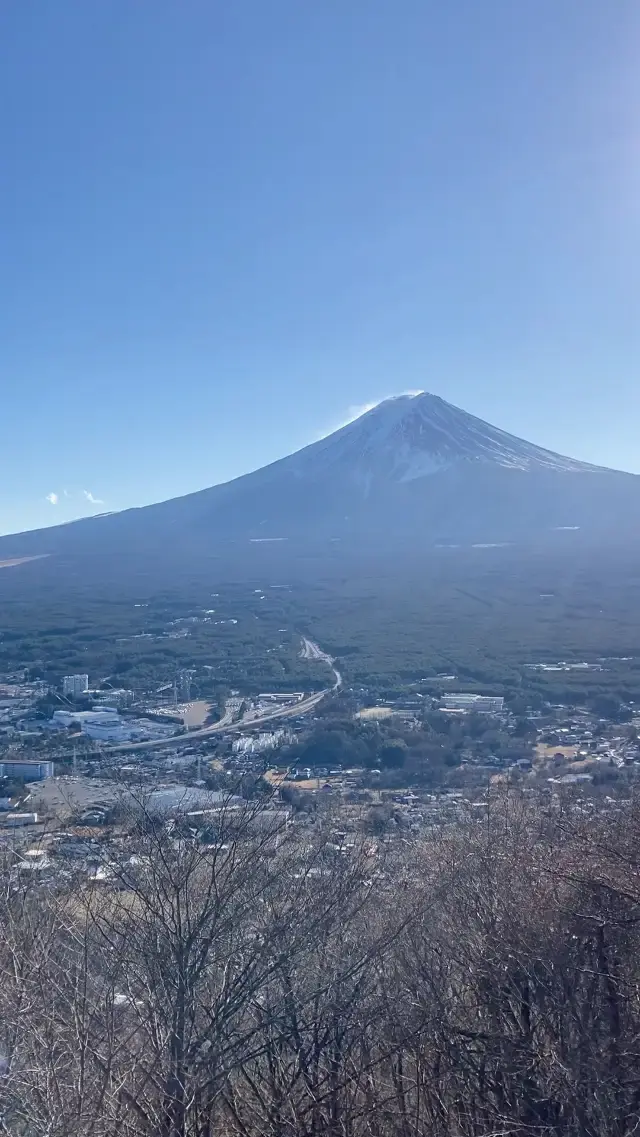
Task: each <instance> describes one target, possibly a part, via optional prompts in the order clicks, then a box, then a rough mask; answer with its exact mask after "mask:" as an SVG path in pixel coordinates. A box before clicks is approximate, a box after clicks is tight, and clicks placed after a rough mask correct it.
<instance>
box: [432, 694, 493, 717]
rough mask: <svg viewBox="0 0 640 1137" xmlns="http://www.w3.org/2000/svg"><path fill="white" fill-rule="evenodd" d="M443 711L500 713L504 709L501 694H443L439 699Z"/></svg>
mask: <svg viewBox="0 0 640 1137" xmlns="http://www.w3.org/2000/svg"><path fill="white" fill-rule="evenodd" d="M440 708H441V710H443V711H484V712H485V714H486V713H487V712H489V713H490V714H500V713H501V712H502V711H503V710H504V698H503V697H502V695H471V694H458V695H444V696H443V698H442V699H441V700H440Z"/></svg>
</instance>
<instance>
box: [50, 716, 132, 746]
mask: <svg viewBox="0 0 640 1137" xmlns="http://www.w3.org/2000/svg"><path fill="white" fill-rule="evenodd" d="M53 722H54V724H55V725H57V726H59V727H60V728H61V729H64V728H65V727H67V726H70V725H71V723H74V722H77V723H78V725H79V726H80V729H81V731H82V733H83V734H86V735H87V737H88V738H93V739H95V740H96V742H127V741H128V740H129V738H130V737H131V731H130V730H129V729H128V728H127V727H125V725H124V724H123V722H122V719H121V718H120V715H119V714H118V712H117V710H115V708H113V707H104V708H103V709H102V710H100V711H54V712H53Z"/></svg>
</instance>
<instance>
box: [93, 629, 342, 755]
mask: <svg viewBox="0 0 640 1137" xmlns="http://www.w3.org/2000/svg"><path fill="white" fill-rule="evenodd" d="M300 654H301V656H302V657H303V658H304V659H317V660H318V661H321V662H322V663H326V664H328V666H329V667H330V668H331V670H332V671H333V675H334V683H333V685H332V686H331V687H325V688H324V690H323V691H316V692H315V693H314V694H313V695H307V696H306V697H305V698H304V699H300V701H299V702H298V703H294V704H293V705H292V706H289V707H281V708H280V709H278V710H276V711H269V712H268V713H266V714H262V715H256V716H254V717H253V718H251V717H250V713H249V714H248V715H245V716H244V718H242V719H241V720H240V721H239V722H233V720H232V718H231V715H230V714H229V713H228V712H226V711H225V713H224V715H223V716H222V718H221V719H220V720H219V721H218V722H216V723H213V724H212V726H204V727H202V728H201V729H200V730H190V731H188V732H187V733H186V734H174V735H171V737H170V738H159V739H157V740H152V741H150V742H122V743H120V745H119V746H105V747H104V749H103V751H102V753H103V754H104V755H105V756H108V755H109V754H124V753H127V752H129V753H130V752H131V751H132V750H157V749H158V748H159V747H161V746H190V745H191V743H192V742H195V741H197V740H198V739H200V738H209V737H210V736H211V735H212V734H221V733H223V732H226V733H230V732H231V731H233V732H234V733H241V732H242V731H243V730H253V729H254V727H257V726H263V725H268V724H269V723H272V722H277V721H279V720H280V719H288V718H289V719H290V718H298V716H299V715H307V714H309V712H310V711H312V710H313V708H314V707H317V705H318V703H320V702H322V700H323V699H324V698H325V696H326V695H329V694H330V693H331V692H332V691H337V690H338V687H340V686H341V685H342V675H341V674H340V672H339V671H338V669H337V667H336V666H335V663H334V661H333V659H332V658H331V656H330V655H327V653H326V652H324V651H322V648H320V647H318V644H316V643H314V642H313V640H310V639H307V637H306V636H303V637H302V651H301V653H300Z"/></svg>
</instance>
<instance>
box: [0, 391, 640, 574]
mask: <svg viewBox="0 0 640 1137" xmlns="http://www.w3.org/2000/svg"><path fill="white" fill-rule="evenodd" d="M639 517H640V477H637V476H635V475H631V474H625V473H621V472H618V471H613V470H607V469H602V468H599V467H595V466H590V465H588V464H586V463H583V462H578V461H575V460H574V459H572V458H567V457H564V456H563V455H560V454H555V453H553V452H551V451H548V450H545V449H543V448H541V447H539V446H535V445H533V444H532V443H530V442H526V441H524V440H522V439H519V438H516V437H515V436H513V435H510V434H507V433H506V432H504V431H502V430H500V429H498V428H497V427H494V426H491V425H490V424H489V423H486V422H483V421H482V420H481V419H478V418H475V417H474V416H473V415H469V414H467V413H466V412H465V411H462V410H459V409H458V408H456V407H453V406H452V405H451V404H449V403H447V402H445V401H444V400H443V399H440V398H438V397H436V396H433V395H428V394H420V395H416V396H410V395H404V396H400V397H398V398H394V399H388V400H386V401H385V402H383V403H380V404H379V405H378V406H376V407H374V408H373V410H371V411H369V412H368V413H367V414H364V415H363V416H362V417H361V418H359V419H356V420H355V422H352V423H349V424H348V425H347V426H345V427H342V428H341V429H340V430H338V431H336V432H334V433H333V434H331V435H329V436H328V437H327V438H324V439H322V440H321V441H319V442H315V443H313V444H312V445H310V446H307V447H305V448H304V449H303V450H300V451H298V452H297V453H295V454H292V455H290V456H289V457H287V458H283V459H281V460H280V461H278V462H274V463H273V464H271V465H270V466H266V467H264V468H263V469H260V470H257V471H255V472H253V473H251V474H246V475H244V476H243V477H241V478H237V479H235V480H234V481H232V482H227V483H225V484H223V485H219V486H214V487H212V488H210V489H207V490H202V491H200V492H198V493H195V494H190V495H188V496H186V497H182V498H175V499H172V500H170V501H167V502H162V503H160V504H158V505H152V506H147V507H144V508H141V509H132V510H126V511H124V512H122V513H119V514H113V515H107V516H102V517H94V518H89V519H86V520H83V521H78V522H73V523H71V524H68V525H64V526H58V527H55V528H53V529H46V530H40V531H36V532H33V533H26V534H20V535H18V536H15V537H11V538H4V539H2V541H0V554H1V555H2V556H12V555H25V554H31V555H32V554H34V553H53V554H68V553H71V554H83V555H89V554H91V553H94V554H99V555H102V556H103V555H105V554H106V553H108V554H109V556H110V558H114V557H116V558H117V556H118V555H125V554H127V555H133V554H135V555H141V554H148V555H150V556H154V557H158V556H167V555H168V553H169V551H170V550H175V549H176V548H179V549H180V550H182V553H183V554H184V556H186V557H189V556H194V557H195V556H197V555H201V554H207V555H208V554H210V553H212V552H215V551H216V550H217V549H220V548H223V547H225V546H228V545H229V543H233V544H237V543H240V545H241V546H242V547H243V548H244V549H245V550H247V549H248V548H249V544H250V543H254V544H256V543H259V542H266V541H283V540H287V541H289V542H292V543H295V542H297V543H300V542H302V543H305V542H314V543H316V544H317V543H318V542H320V543H322V542H327V541H329V540H331V539H333V540H335V539H339V540H342V541H343V542H345V543H347V542H349V541H350V540H351V541H356V542H358V543H360V544H361V545H363V546H366V547H370V548H376V547H380V548H383V549H388V548H389V547H390V542H391V541H393V542H396V543H398V544H399V546H401V547H404V548H411V547H413V546H415V547H425V546H432V545H433V544H437V543H439V542H452V543H458V542H460V543H465V542H501V541H521V540H532V539H533V540H534V539H537V537H538V536H539V535H540V534H541V533H549V532H551V531H553V530H555V529H559V528H565V527H566V528H570V527H571V528H579V529H580V530H585V531H586V532H587V533H589V534H590V535H591V536H592V537H593V538H594V539H596V540H600V539H603V537H604V535H605V534H617V533H621V532H622V531H623V530H624V529H625V528H626V527H629V526H632V527H637V522H638V518H639Z"/></svg>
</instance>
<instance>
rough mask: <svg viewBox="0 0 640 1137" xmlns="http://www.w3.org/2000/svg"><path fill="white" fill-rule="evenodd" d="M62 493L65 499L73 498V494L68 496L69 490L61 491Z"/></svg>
mask: <svg viewBox="0 0 640 1137" xmlns="http://www.w3.org/2000/svg"><path fill="white" fill-rule="evenodd" d="M62 492H63V494H64V496H65V497H73V494H70V493H69V490H63V491H62Z"/></svg>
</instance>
